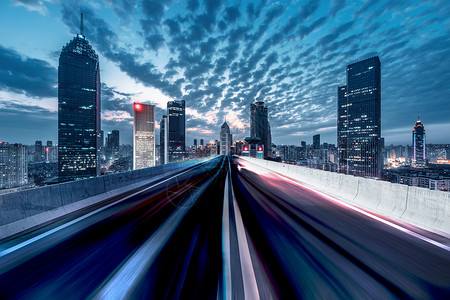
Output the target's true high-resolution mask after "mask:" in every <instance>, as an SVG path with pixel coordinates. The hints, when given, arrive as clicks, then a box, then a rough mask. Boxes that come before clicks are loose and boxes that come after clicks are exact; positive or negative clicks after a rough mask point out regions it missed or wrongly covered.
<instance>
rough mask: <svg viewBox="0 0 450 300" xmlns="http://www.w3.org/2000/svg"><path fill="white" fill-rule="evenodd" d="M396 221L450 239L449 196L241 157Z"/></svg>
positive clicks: (427, 190) (447, 194)
mask: <svg viewBox="0 0 450 300" xmlns="http://www.w3.org/2000/svg"><path fill="white" fill-rule="evenodd" d="M239 158H241V159H243V160H246V161H248V162H250V163H253V164H256V165H258V166H260V167H264V168H267V169H269V170H270V171H274V172H277V173H280V174H282V175H285V176H288V177H290V178H292V179H295V180H297V181H300V182H302V183H305V184H307V185H309V186H311V187H312V188H315V189H317V190H319V191H321V192H323V193H326V194H329V195H330V196H333V197H336V198H338V199H340V200H343V201H345V202H347V203H350V204H353V205H356V206H358V207H361V208H364V209H366V210H369V211H372V212H375V213H378V214H381V215H383V216H386V217H388V218H391V219H393V220H398V221H402V222H406V223H409V224H412V225H415V226H417V227H420V228H423V229H426V230H429V231H433V232H436V233H438V234H441V235H444V236H446V237H450V193H447V192H441V191H432V190H429V189H425V188H419V187H412V186H407V185H402V184H395V183H390V182H385V181H379V180H374V179H367V178H360V177H355V176H351V175H344V174H338V173H333V172H327V171H322V170H315V169H309V168H306V167H301V166H294V165H288V164H282V163H278V162H273V161H267V160H262V159H255V158H250V157H242V156H241V157H239Z"/></svg>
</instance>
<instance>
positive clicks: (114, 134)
mask: <svg viewBox="0 0 450 300" xmlns="http://www.w3.org/2000/svg"><path fill="white" fill-rule="evenodd" d="M100 135H101V134H100ZM119 146H120V133H119V130H113V131H111V132H108V135H107V136H106V147H105V148H106V149H105V156H106V159H116V158H118V157H119Z"/></svg>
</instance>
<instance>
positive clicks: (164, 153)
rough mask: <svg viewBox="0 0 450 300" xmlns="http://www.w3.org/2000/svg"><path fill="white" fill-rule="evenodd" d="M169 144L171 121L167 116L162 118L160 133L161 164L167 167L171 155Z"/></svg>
mask: <svg viewBox="0 0 450 300" xmlns="http://www.w3.org/2000/svg"><path fill="white" fill-rule="evenodd" d="M168 142H169V119H168V118H167V116H166V115H163V116H162V119H161V126H160V133H159V145H160V146H159V147H160V148H159V151H160V152H159V155H160V160H159V161H160V164H161V165H165V164H167V163H169V155H168V148H169V147H168V145H167V143H168Z"/></svg>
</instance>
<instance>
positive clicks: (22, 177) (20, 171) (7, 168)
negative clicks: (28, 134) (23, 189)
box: [0, 142, 28, 189]
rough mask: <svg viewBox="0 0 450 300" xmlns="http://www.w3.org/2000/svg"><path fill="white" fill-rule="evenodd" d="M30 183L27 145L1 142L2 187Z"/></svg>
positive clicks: (0, 170) (0, 176)
mask: <svg viewBox="0 0 450 300" xmlns="http://www.w3.org/2000/svg"><path fill="white" fill-rule="evenodd" d="M26 184H28V161H27V147H26V146H24V145H22V144H9V143H6V142H0V189H7V188H12V187H17V186H23V185H26Z"/></svg>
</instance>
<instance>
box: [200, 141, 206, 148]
mask: <svg viewBox="0 0 450 300" xmlns="http://www.w3.org/2000/svg"><path fill="white" fill-rule="evenodd" d="M200 146H202V147H203V146H205V144H204V143H203V139H200Z"/></svg>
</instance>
